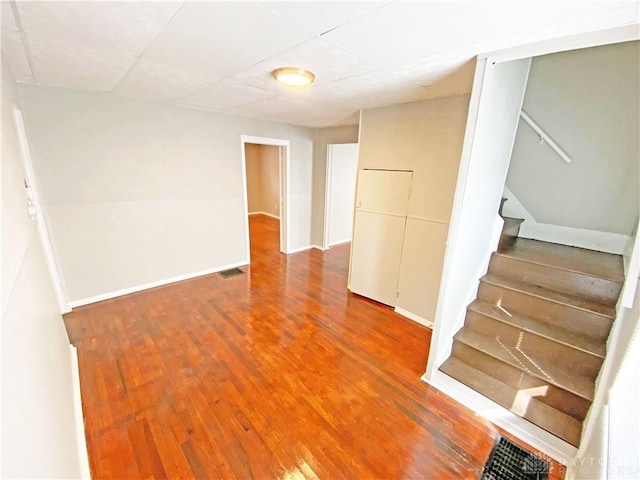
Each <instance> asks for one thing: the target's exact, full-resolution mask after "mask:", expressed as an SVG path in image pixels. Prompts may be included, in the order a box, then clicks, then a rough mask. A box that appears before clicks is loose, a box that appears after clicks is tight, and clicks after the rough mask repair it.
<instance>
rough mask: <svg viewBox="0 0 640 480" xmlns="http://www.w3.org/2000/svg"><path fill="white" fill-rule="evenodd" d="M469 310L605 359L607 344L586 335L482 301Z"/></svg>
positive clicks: (474, 302)
mask: <svg viewBox="0 0 640 480" xmlns="http://www.w3.org/2000/svg"><path fill="white" fill-rule="evenodd" d="M468 310H470V311H473V312H476V313H478V314H480V315H484V316H487V317H491V318H494V319H496V320H498V321H500V322H502V323H506V324H508V325H512V326H514V327H516V328H519V329H522V330H524V331H525V332H529V333H532V334H534V335H538V336H540V337H543V338H547V339H549V340H551V341H554V342H557V343H560V344H562V345H566V346H569V347H572V348H575V349H577V350H580V351H582V352H585V353H587V354H590V355H593V356H596V357H599V358H602V359H603V358H604V355H605V344H604V343H603V342H599V341H597V340H595V339H592V338H589V337H587V336H585V335H580V334H578V333H575V332H571V331H569V330H565V329H564V328H560V327H557V326H555V325H551V324H550V323H546V322H541V321H539V320H535V319H533V318H531V317H528V316H526V315H522V314H519V313H517V312H508V311H507V310H505V308H504V307H499V306H497V305H492V304H490V303H487V302H483V301H482V300H478V299H476V300H474V301H473V302H472V303H471V305H469V307H468Z"/></svg>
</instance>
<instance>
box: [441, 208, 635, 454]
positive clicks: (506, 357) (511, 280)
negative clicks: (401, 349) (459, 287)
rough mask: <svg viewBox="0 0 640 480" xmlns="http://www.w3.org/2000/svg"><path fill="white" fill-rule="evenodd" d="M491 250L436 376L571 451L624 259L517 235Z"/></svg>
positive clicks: (507, 234) (508, 223)
mask: <svg viewBox="0 0 640 480" xmlns="http://www.w3.org/2000/svg"><path fill="white" fill-rule="evenodd" d="M504 220H505V223H504V228H503V232H502V237H501V239H500V243H499V247H498V251H497V252H495V253H494V254H493V255H492V257H491V262H490V264H489V270H488V272H487V274H486V275H485V276H484V277H483V278H482V279H480V287H479V289H478V296H477V298H476V300H474V301H473V302H472V303H471V304H470V305H469V306H468V307H467V315H466V318H465V323H464V326H463V328H462V329H460V330H459V331H458V332H457V333H456V335H455V337H454V343H453V350H452V353H451V357H449V359H447V361H446V362H445V363H444V364H443V365H442V366H441V367H440V370H441V371H443V372H444V373H446V374H447V375H449V376H451V377H453V378H455V379H457V380H458V381H460V382H462V383H464V384H466V385H467V386H469V387H471V388H473V389H474V390H476V391H477V392H479V393H481V394H483V395H485V396H486V397H488V398H490V399H492V400H493V401H495V402H496V403H499V404H500V405H502V406H504V407H506V408H508V409H509V410H511V411H512V412H514V413H516V414H517V415H519V416H521V417H523V418H525V419H527V420H528V421H530V422H531V423H534V424H536V425H538V426H539V427H541V428H543V429H545V430H547V431H549V432H551V433H553V434H554V435H556V436H558V437H560V438H561V439H563V440H565V441H566V442H568V443H570V444H572V445H574V446H578V444H579V442H580V436H581V433H582V422H583V421H584V419H585V416H586V414H587V411H588V410H589V407H590V406H591V403H592V402H593V395H594V386H595V379H596V377H597V375H598V372H599V371H600V367H601V366H602V362H603V359H604V355H605V344H606V340H607V337H608V335H609V331H610V330H611V326H612V324H613V320H614V318H615V305H616V303H617V300H618V296H619V295H620V291H621V288H622V282H623V280H624V272H623V264H622V257H621V256H619V255H611V254H607V253H601V252H595V251H591V250H584V249H581V248H575V247H568V246H565V245H557V244H552V243H546V242H540V241H536V240H528V239H524V238H518V231H519V228H520V223H522V220H520V219H512V218H505V219H504Z"/></svg>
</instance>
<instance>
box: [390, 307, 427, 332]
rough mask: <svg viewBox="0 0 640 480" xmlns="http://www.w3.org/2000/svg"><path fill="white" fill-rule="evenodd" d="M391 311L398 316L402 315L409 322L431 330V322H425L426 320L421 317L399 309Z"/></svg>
mask: <svg viewBox="0 0 640 480" xmlns="http://www.w3.org/2000/svg"><path fill="white" fill-rule="evenodd" d="M393 311H394V312H396V313H397V314H398V315H402V316H403V317H406V318H408V319H409V320H413V321H414V322H416V323H419V324H420V325H422V326H424V327H427V328H433V322H431V321H429V320H427V319H426V318H422V317H421V316H419V315H416V314H415V313H411V312H409V311H407V310H405V309H403V308H400V307H395V308H394V309H393Z"/></svg>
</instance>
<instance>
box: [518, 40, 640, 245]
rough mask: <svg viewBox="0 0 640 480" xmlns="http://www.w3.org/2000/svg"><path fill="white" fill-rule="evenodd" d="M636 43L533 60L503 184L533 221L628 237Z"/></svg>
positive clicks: (639, 102)
mask: <svg viewBox="0 0 640 480" xmlns="http://www.w3.org/2000/svg"><path fill="white" fill-rule="evenodd" d="M639 85H640V42H628V43H622V44H614V45H607V46H601V47H595V48H586V49H581V50H573V51H569V52H562V53H556V54H552V55H543V56H540V57H535V58H534V59H533V60H532V62H531V73H530V76H529V80H528V84H527V92H526V94H525V99H524V105H523V109H524V111H525V112H527V114H529V115H530V116H531V117H532V118H533V119H534V120H535V121H536V122H537V123H538V124H539V125H540V126H541V127H542V129H543V130H544V131H546V132H547V133H548V134H549V135H550V136H551V137H552V138H553V139H554V140H555V141H556V142H557V143H558V144H559V145H560V146H561V147H562V148H563V149H564V150H565V151H566V152H567V153H568V154H569V156H570V157H572V159H573V162H572V163H571V164H567V163H565V162H564V161H563V160H562V159H561V158H560V157H559V156H558V155H557V154H556V153H555V152H554V151H553V150H552V149H551V148H550V147H549V146H548V145H547V144H542V145H541V144H540V141H539V138H538V135H537V134H536V133H535V132H534V131H533V130H532V129H531V127H530V126H528V125H527V124H526V123H525V122H524V121H522V120H521V121H520V125H519V127H518V133H517V135H516V141H515V144H514V149H513V157H512V160H511V164H510V166H509V174H508V176H507V182H506V186H507V187H508V188H509V190H511V192H513V194H514V195H515V196H516V197H517V198H518V200H519V201H520V202H521V203H522V204H523V205H524V207H525V208H526V209H527V210H528V211H529V213H530V214H531V215H532V216H533V217H534V218H535V220H536V222H538V223H542V224H551V225H562V226H566V227H573V228H579V229H586V230H594V231H600V232H610V233H617V234H623V235H629V234H631V232H632V230H633V227H634V225H635V222H636V221H637V217H638V209H639V206H638V195H639V193H638V192H639V191H640V190H639V186H638V184H639V178H640V174H639V172H640V161H639V158H640V88H639Z"/></svg>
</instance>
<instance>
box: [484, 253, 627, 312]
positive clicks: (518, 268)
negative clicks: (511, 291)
mask: <svg viewBox="0 0 640 480" xmlns="http://www.w3.org/2000/svg"><path fill="white" fill-rule="evenodd" d="M518 242H519V241H518ZM520 252H521V251H519V250H517V248H516V247H513V248H511V249H509V250H506V251H500V252H495V253H493V255H492V256H491V262H490V264H489V272H488V273H490V274H493V275H496V276H500V277H504V278H509V279H511V280H515V281H519V282H525V283H530V284H533V285H537V286H539V287H543V288H547V289H551V290H555V291H558V292H562V293H564V294H567V295H572V296H578V295H579V296H581V297H584V298H588V299H590V300H592V301H594V302H600V303H603V304H605V305H608V306H610V307H615V305H616V302H617V301H618V296H619V295H620V291H621V290H622V284H621V283H619V282H616V281H613V280H610V279H607V278H601V277H598V276H594V275H592V274H591V273H586V272H578V271H575V270H567V269H564V268H561V267H558V266H556V265H549V264H546V263H539V262H538V261H536V260H535V259H533V260H531V259H529V258H527V257H526V256H522V255H520ZM584 270H586V268H584Z"/></svg>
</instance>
